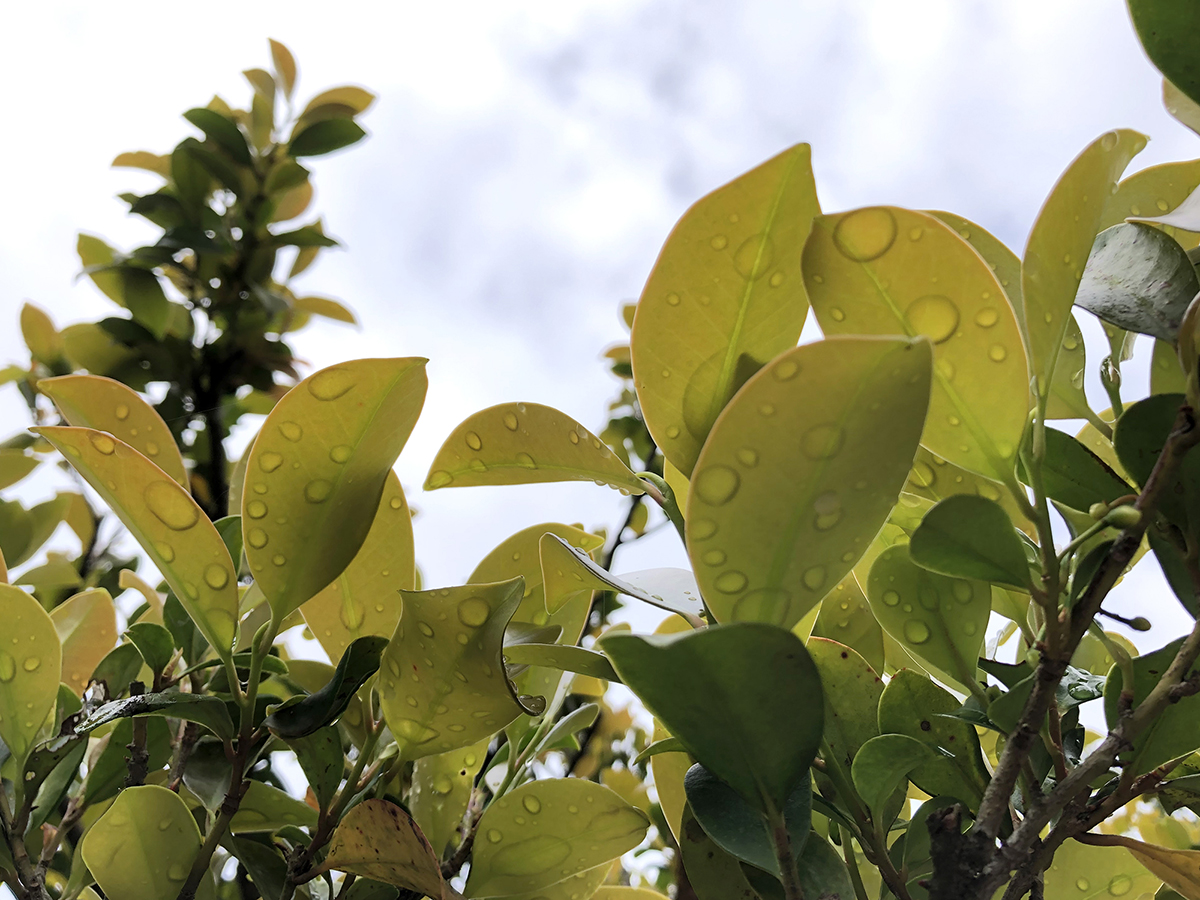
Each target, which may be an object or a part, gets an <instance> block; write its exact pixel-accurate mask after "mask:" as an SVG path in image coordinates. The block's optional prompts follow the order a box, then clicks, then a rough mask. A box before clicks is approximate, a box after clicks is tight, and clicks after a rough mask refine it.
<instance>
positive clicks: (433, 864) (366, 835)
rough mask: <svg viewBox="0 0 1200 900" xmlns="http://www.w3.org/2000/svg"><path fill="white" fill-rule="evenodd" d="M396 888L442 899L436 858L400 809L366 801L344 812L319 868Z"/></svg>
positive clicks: (389, 804)
mask: <svg viewBox="0 0 1200 900" xmlns="http://www.w3.org/2000/svg"><path fill="white" fill-rule="evenodd" d="M322 868H325V869H337V870H338V871H339V872H347V873H352V874H354V875H361V876H363V877H365V878H370V879H373V880H375V881H382V882H385V883H386V884H394V885H396V886H397V887H402V888H406V889H408V890H412V891H414V892H416V893H417V894H419V895H422V896H426V897H433V898H435V900H441V898H442V897H443V896H444V892H445V890H446V888H445V885H444V884H443V882H442V872H441V869H440V868H439V866H438V861H437V856H436V855H435V854H434V852H433V849H432V848H431V847H430V846H429V841H427V840H425V835H423V834H421V829H420V828H418V827H417V824H416V823H415V822H414V821H413V820H412V818H411V817H410V816H409V815H408V813H406V812H405V811H404V810H403V809H401V808H400V807H399V806H397V805H396V804H395V803H389V802H388V801H386V800H364V801H363V802H362V803H360V804H358V805H357V806H355V807H354V808H353V809H351V810H350V812H348V813H346V816H345V818H343V819H342V821H341V822H340V823H339V824H338V827H337V830H336V831H334V833H333V838H332V840H331V841H330V842H329V854H328V855H327V856H326V857H325V862H324V864H323V866H322Z"/></svg>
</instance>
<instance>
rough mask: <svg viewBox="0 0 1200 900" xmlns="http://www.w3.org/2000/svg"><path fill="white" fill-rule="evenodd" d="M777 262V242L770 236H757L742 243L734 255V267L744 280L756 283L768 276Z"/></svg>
mask: <svg viewBox="0 0 1200 900" xmlns="http://www.w3.org/2000/svg"><path fill="white" fill-rule="evenodd" d="M774 262H775V242H774V241H772V240H771V237H770V235H768V234H756V235H752V236H751V237H748V238H746V240H744V241H742V243H741V246H739V247H738V248H737V250H735V251H734V253H733V267H734V268H735V269H737V270H738V274H739V275H741V276H742V277H743V278H745V279H747V280H750V281H756V280H758V279H759V278H762V277H763V276H764V275H766V274H767V270H769V269H770V268H771V265H772V264H773V263H774Z"/></svg>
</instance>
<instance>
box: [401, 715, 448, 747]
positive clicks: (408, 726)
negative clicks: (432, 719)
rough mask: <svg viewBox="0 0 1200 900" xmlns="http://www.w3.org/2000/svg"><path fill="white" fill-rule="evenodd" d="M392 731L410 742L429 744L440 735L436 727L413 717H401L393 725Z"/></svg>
mask: <svg viewBox="0 0 1200 900" xmlns="http://www.w3.org/2000/svg"><path fill="white" fill-rule="evenodd" d="M392 732H393V733H394V734H395V735H396V737H398V738H402V739H403V740H405V741H408V742H409V743H410V744H427V743H429V742H430V741H432V740H433V739H434V738H435V737H437V736H438V732H437V731H436V730H435V729H433V728H430V727H429V726H428V725H422V724H421V723H420V722H417V721H414V720H413V719H400V720H399V721H397V722H396V724H395V725H394V726H392Z"/></svg>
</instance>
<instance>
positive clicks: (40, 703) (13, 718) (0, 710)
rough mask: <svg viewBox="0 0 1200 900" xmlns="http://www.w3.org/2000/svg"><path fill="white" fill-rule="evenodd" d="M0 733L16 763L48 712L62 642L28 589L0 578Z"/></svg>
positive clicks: (53, 697)
mask: <svg viewBox="0 0 1200 900" xmlns="http://www.w3.org/2000/svg"><path fill="white" fill-rule="evenodd" d="M0 622H3V623H4V637H3V638H0V739H3V741H4V743H5V744H6V745H7V746H8V749H9V752H10V753H11V754H12V756H13V757H14V758H15V759H16V760H17V763H18V764H20V763H22V762H24V760H25V757H26V755H28V753H29V751H30V749H31V748H32V747H33V745H34V743H35V741H36V740H37V735H38V732H39V731H40V730H41V727H42V723H43V722H45V721H46V718H47V716H50V715H51V714H52V713H53V712H54V704H55V700H56V698H57V696H58V684H59V681H58V678H59V672H60V670H61V668H62V648H61V647H60V645H59V642H58V634H57V633H56V632H55V630H54V622H53V621H51V619H50V616H49V615H48V614H47V612H46V611H45V610H44V609H42V606H41V604H40V603H38V602H37V601H36V600H35V599H34V598H33V597H32V596H31V595H29V594H27V593H25V592H24V591H23V590H21V589H20V588H15V587H12V586H11V585H7V584H0Z"/></svg>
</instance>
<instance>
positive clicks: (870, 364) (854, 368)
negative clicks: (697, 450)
mask: <svg viewBox="0 0 1200 900" xmlns="http://www.w3.org/2000/svg"><path fill="white" fill-rule="evenodd" d="M930 357H931V354H930V350H929V343H928V342H926V341H924V340H916V341H908V340H903V339H896V338H887V339H885V338H833V339H830V340H826V341H821V342H819V343H815V344H808V345H805V346H803V347H797V348H796V349H794V350H790V351H788V352H787V353H784V354H783V355H781V356H780V357H778V358H777V359H775V360H774V361H772V362H771V364H770V365H768V366H767V367H765V368H764V369H763V370H762V371H760V372H759V373H758V374H757V375H755V376H754V377H753V378H752V379H751V380H750V381H748V382H747V383H746V385H745V387H743V388H742V390H741V391H739V392H738V394H737V396H736V397H735V398H734V399H733V401H732V402H731V403H730V404H729V406H727V407H726V408H725V411H724V412H723V413H722V414H721V417H720V418H719V419H718V420H717V424H716V425H715V426H714V427H713V430H712V434H711V435H710V436H709V439H708V442H707V443H706V444H705V445H704V450H703V451H702V452H701V454H700V459H699V461H698V462H697V465H696V471H695V474H694V475H693V477H692V487H691V494H690V495H689V497H688V513H687V522H688V526H687V543H688V553H689V555H690V556H691V559H692V566H693V568H694V569H695V571H696V578H697V581H698V582H699V583H700V589H701V591H702V592H703V594H704V600H705V603H706V604H707V605H708V608H709V609H710V610H711V611H712V613H713V615H714V616H715V617H716V619H717V620H718V621H721V622H730V621H760V622H770V623H771V624H775V625H781V626H783V627H785V628H790V627H792V626H793V625H795V624H796V623H797V622H799V621H800V619H801V618H803V616H804V615H805V614H806V613H807V612H808V611H809V610H811V609H812V608H813V607H814V606H815V605H816V604H817V602H818V601H820V599H821V598H822V597H824V596H825V594H827V593H828V592H829V591H830V590H832V589H833V587H834V585H836V584H837V583H838V582H839V581H841V580H842V578H843V577H845V575H846V574H847V573H848V572H849V571H850V569H851V568H852V567H853V565H854V564H855V563H856V562H857V561H858V559H859V557H860V556H861V555H862V553H863V551H864V550H865V549H866V547H867V545H868V543H869V542H870V540H871V538H872V537H873V536H874V535H875V534H876V532H878V531H879V529H880V526H882V525H883V523H884V521H885V520H886V519H887V514H888V511H889V510H890V509H891V508H892V506H893V505H894V504H895V502H896V497H897V495H898V494H899V492H900V488H901V486H902V485H903V484H904V479H905V477H906V475H907V474H908V470H909V467H910V466H911V465H912V461H913V455H914V454H915V453H916V450H917V441H918V439H919V438H920V435H921V424H922V422H923V421H924V417H925V409H926V406H927V403H928V397H929V384H930ZM885 423H886V424H885ZM880 428H885V429H886V430H887V432H888V440H887V441H886V442H881V441H880V440H879V433H880V432H879V429H880Z"/></svg>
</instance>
